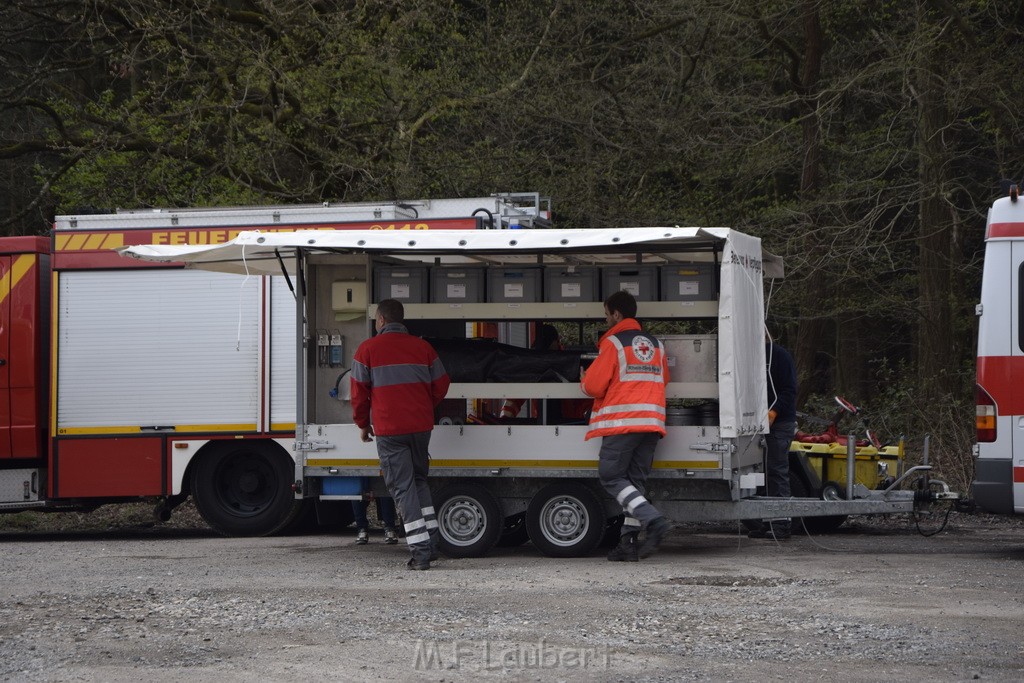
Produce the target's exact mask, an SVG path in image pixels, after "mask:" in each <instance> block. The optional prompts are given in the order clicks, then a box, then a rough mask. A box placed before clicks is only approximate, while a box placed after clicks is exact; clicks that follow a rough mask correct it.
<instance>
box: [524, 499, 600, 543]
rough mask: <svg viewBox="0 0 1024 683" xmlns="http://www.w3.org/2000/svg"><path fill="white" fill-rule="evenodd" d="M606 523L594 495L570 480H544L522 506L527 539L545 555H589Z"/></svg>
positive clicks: (598, 540) (598, 541) (598, 501)
mask: <svg viewBox="0 0 1024 683" xmlns="http://www.w3.org/2000/svg"><path fill="white" fill-rule="evenodd" d="M606 523H607V522H606V518H605V512H604V507H603V506H602V505H601V501H600V500H599V499H598V497H597V495H596V494H595V493H594V492H593V491H592V490H591V489H590V488H588V487H587V486H585V485H583V484H581V483H579V482H574V481H559V482H554V483H552V484H548V485H547V486H545V487H544V488H542V489H541V490H540V491H538V492H537V494H536V495H535V496H534V497H533V498H532V499H531V500H530V506H529V507H528V508H527V509H526V528H527V529H528V530H529V533H530V540H531V541H533V544H534V545H535V546H537V549H538V550H540V551H541V552H542V553H544V554H545V555H547V556H548V557H583V556H585V555H589V554H590V553H591V552H592V551H593V550H594V548H596V547H597V545H598V544H599V543H600V542H601V539H602V538H604V530H605V526H606Z"/></svg>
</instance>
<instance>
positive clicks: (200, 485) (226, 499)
mask: <svg viewBox="0 0 1024 683" xmlns="http://www.w3.org/2000/svg"><path fill="white" fill-rule="evenodd" d="M294 474H295V471H294V464H293V461H292V459H291V458H290V457H289V456H288V454H287V453H285V452H284V451H283V450H281V448H280V447H278V446H276V445H269V444H262V443H252V442H247V443H239V444H234V443H232V444H231V445H229V446H227V447H218V448H215V449H214V450H212V451H210V452H207V453H204V454H201V455H200V457H199V459H198V461H197V462H196V463H195V467H194V469H193V470H192V497H193V498H194V499H195V502H196V509H197V510H198V511H199V514H200V515H202V517H203V519H204V520H206V523H207V524H209V525H210V526H211V527H212V528H213V529H214V531H216V532H217V533H220V534H223V535H225V536H267V535H269V534H273V533H275V532H278V531H280V530H282V529H284V528H285V527H287V526H288V525H289V524H290V523H291V522H292V521H293V520H294V519H296V517H298V516H299V515H300V514H301V513H302V512H303V510H304V509H305V508H304V507H303V501H302V500H297V499H296V498H295V495H294V494H293V493H292V490H291V483H292V478H293V476H294Z"/></svg>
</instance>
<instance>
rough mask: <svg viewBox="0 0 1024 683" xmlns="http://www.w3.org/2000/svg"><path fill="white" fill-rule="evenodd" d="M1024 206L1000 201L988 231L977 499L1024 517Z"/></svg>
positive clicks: (1011, 198) (1015, 200)
mask: <svg viewBox="0 0 1024 683" xmlns="http://www.w3.org/2000/svg"><path fill="white" fill-rule="evenodd" d="M1022 270H1024V202H1022V201H1021V200H1020V192H1019V190H1018V188H1017V186H1015V185H1014V186H1012V187H1010V191H1009V195H1008V196H1006V197H1003V198H1001V199H997V200H996V201H995V202H994V203H993V204H992V207H991V208H990V209H989V212H988V223H987V225H986V228H985V265H984V270H983V274H982V280H981V303H979V304H978V306H977V314H978V363H977V387H976V401H975V402H976V406H977V443H976V444H975V446H974V456H975V458H976V460H975V477H974V485H973V488H974V499H975V501H976V502H977V504H978V505H979V506H981V507H983V508H985V509H986V510H988V511H990V512H999V513H1008V514H1013V513H1024V435H1018V434H1017V432H1020V431H1022V428H1024V395H1022V393H1021V391H1020V386H1021V383H1022V382H1024V330H1022V327H1021V326H1022V325H1024V289H1022V287H1024V278H1022V276H1021V271H1022Z"/></svg>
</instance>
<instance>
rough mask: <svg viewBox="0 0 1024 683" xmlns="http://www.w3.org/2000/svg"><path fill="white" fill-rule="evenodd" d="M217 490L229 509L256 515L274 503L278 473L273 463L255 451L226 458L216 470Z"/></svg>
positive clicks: (242, 515)
mask: <svg viewBox="0 0 1024 683" xmlns="http://www.w3.org/2000/svg"><path fill="white" fill-rule="evenodd" d="M214 477H215V478H214V481H215V482H216V484H217V493H218V497H219V499H220V502H221V504H222V505H223V507H224V509H225V510H228V511H230V512H231V513H232V514H234V515H237V516H238V517H252V516H253V515H258V514H259V513H261V512H263V511H264V510H265V509H266V508H267V506H268V505H270V504H271V503H273V501H274V497H275V495H276V494H277V485H276V483H277V475H276V473H275V472H274V468H273V466H272V465H271V463H270V462H269V461H268V460H267V459H266V458H263V457H260V456H259V455H255V454H253V453H236V454H233V455H231V456H228V457H227V458H225V459H224V460H223V461H222V462H221V463H220V465H219V466H218V467H217V471H216V472H215V473H214Z"/></svg>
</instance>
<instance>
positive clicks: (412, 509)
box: [377, 432, 440, 562]
mask: <svg viewBox="0 0 1024 683" xmlns="http://www.w3.org/2000/svg"><path fill="white" fill-rule="evenodd" d="M429 446H430V432H415V433H413V434H398V435H394V436H378V437H377V456H378V457H379V458H380V469H381V473H382V474H383V475H384V484H385V486H387V487H388V491H389V492H390V493H391V496H392V497H393V498H394V499H395V504H396V506H397V507H398V511H399V512H400V513H401V515H402V522H403V523H404V525H405V542H406V544H408V546H409V552H410V553H412V556H413V558H414V559H415V560H416V561H417V562H422V561H427V560H429V559H430V557H431V556H432V555H435V554H436V553H437V547H438V543H439V541H440V534H439V532H438V528H437V515H436V514H435V513H434V503H433V501H432V500H431V498H430V488H429V487H428V486H427V474H428V473H429V472H430V453H429V452H428V450H427V449H428V447H429Z"/></svg>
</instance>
